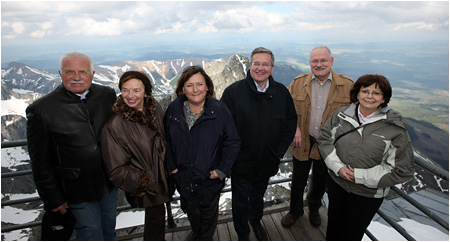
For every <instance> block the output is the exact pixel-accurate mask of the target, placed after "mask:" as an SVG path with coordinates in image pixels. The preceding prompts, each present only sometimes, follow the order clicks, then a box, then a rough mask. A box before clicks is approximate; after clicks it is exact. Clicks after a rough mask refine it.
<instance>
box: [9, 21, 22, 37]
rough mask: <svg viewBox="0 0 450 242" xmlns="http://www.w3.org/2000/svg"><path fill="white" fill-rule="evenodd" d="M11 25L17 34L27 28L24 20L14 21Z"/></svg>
mask: <svg viewBox="0 0 450 242" xmlns="http://www.w3.org/2000/svg"><path fill="white" fill-rule="evenodd" d="M11 27H12V31H13V32H14V33H15V34H21V33H23V31H24V30H25V25H24V23H22V22H16V23H13V24H11Z"/></svg>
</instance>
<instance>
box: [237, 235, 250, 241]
mask: <svg viewBox="0 0 450 242" xmlns="http://www.w3.org/2000/svg"><path fill="white" fill-rule="evenodd" d="M238 240H239V241H249V240H250V239H249V238H248V236H247V237H240V236H238Z"/></svg>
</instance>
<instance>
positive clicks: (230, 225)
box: [227, 221, 239, 241]
mask: <svg viewBox="0 0 450 242" xmlns="http://www.w3.org/2000/svg"><path fill="white" fill-rule="evenodd" d="M227 227H228V233H229V235H230V240H232V241H238V240H239V238H238V235H237V233H236V230H235V229H234V223H233V221H231V222H228V223H227Z"/></svg>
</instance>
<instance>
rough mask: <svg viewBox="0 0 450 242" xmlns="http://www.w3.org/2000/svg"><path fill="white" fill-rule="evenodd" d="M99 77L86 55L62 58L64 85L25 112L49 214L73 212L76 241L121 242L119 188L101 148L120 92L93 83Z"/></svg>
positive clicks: (40, 188) (35, 168)
mask: <svg viewBox="0 0 450 242" xmlns="http://www.w3.org/2000/svg"><path fill="white" fill-rule="evenodd" d="M94 73H95V72H94V69H93V63H92V60H91V58H89V57H88V56H86V55H84V54H81V53H77V52H73V53H69V54H66V55H64V56H63V57H62V58H61V62H60V70H59V75H60V76H61V79H62V84H61V85H60V86H58V87H57V88H56V89H55V90H54V91H52V92H50V93H49V94H47V95H45V96H43V97H42V98H39V99H38V100H36V101H35V102H33V103H32V104H31V105H30V106H29V107H28V108H27V110H26V113H27V119H28V123H27V136H28V137H27V138H28V151H29V154H30V159H31V168H32V171H33V178H34V181H35V184H36V188H37V190H38V192H39V195H40V196H41V198H42V200H43V202H44V208H45V210H50V211H52V212H60V213H61V214H65V213H66V212H67V209H70V211H71V212H72V214H73V215H74V217H75V219H76V223H75V226H74V227H75V230H76V234H75V236H76V239H77V240H117V236H116V232H115V224H116V207H117V189H116V188H114V187H113V186H111V185H110V184H109V183H108V179H107V177H106V173H105V171H104V168H103V160H102V155H101V151H100V144H99V142H100V135H101V129H102V127H103V125H104V124H105V122H106V120H107V119H108V118H109V116H110V115H111V113H112V109H111V108H112V105H113V104H114V102H115V100H116V94H115V92H114V90H113V89H111V88H109V87H104V86H100V85H96V84H92V79H93V77H94ZM50 211H47V212H50Z"/></svg>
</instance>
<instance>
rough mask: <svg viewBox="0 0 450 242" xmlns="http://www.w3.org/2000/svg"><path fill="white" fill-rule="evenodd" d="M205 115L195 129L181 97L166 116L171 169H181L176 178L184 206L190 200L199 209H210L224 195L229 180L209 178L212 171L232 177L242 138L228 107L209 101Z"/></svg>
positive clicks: (168, 167)
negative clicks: (189, 122)
mask: <svg viewBox="0 0 450 242" xmlns="http://www.w3.org/2000/svg"><path fill="white" fill-rule="evenodd" d="M203 110H204V112H203V114H202V115H201V116H200V117H199V118H198V119H197V121H196V122H195V124H194V126H192V128H191V129H190V130H189V127H188V125H187V123H186V121H184V119H185V116H184V112H183V100H181V99H180V98H177V99H176V100H175V101H173V102H172V103H171V104H170V105H169V107H168V108H167V111H166V115H165V117H164V123H165V128H166V141H167V145H166V147H167V169H168V170H169V172H171V171H173V170H175V169H178V173H176V174H174V175H173V179H174V180H175V183H176V185H177V189H178V192H179V193H180V195H181V206H182V208H185V204H186V202H187V201H188V200H190V201H192V203H193V205H194V206H195V207H200V206H209V205H210V203H211V200H212V199H213V198H214V197H215V196H216V195H217V194H219V193H220V191H221V190H222V188H223V186H224V185H225V180H220V179H213V180H211V179H209V177H210V171H212V170H215V169H217V170H220V171H221V172H223V173H224V174H225V175H227V176H229V175H231V167H232V166H233V163H234V161H235V159H236V156H237V155H238V153H239V146H240V139H239V135H238V133H237V131H236V127H235V125H234V122H233V117H232V116H231V113H230V111H229V110H228V108H227V106H226V105H225V104H223V103H222V102H220V101H218V100H216V99H207V100H206V102H205V105H204V108H203Z"/></svg>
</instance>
